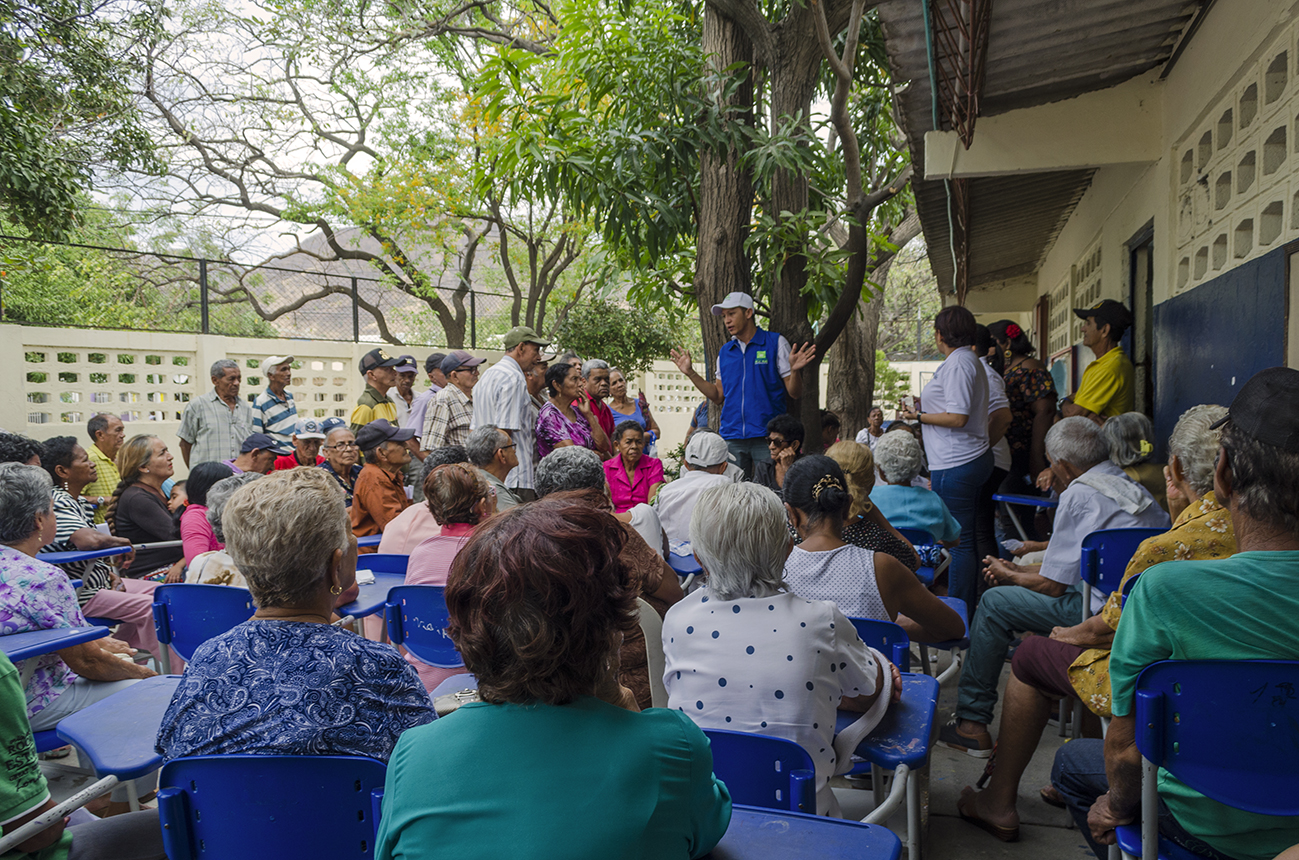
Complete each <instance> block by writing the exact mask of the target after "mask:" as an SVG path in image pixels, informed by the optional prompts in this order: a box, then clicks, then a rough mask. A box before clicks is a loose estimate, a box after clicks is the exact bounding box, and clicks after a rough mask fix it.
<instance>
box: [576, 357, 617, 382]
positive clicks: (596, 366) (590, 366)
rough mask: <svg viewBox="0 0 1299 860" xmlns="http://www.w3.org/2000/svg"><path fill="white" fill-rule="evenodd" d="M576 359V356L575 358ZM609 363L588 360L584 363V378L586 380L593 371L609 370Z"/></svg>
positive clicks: (595, 359) (600, 360)
mask: <svg viewBox="0 0 1299 860" xmlns="http://www.w3.org/2000/svg"><path fill="white" fill-rule="evenodd" d="M574 357H575V358H576V356H574ZM608 369H609V362H607V361H605V360H604V359H602V358H588V359H587V360H586V361H584V362H582V378H583V379H586V378H587V377H588V376H590V375H591V371H593V370H608Z"/></svg>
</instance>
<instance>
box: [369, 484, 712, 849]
mask: <svg viewBox="0 0 1299 860" xmlns="http://www.w3.org/2000/svg"><path fill="white" fill-rule="evenodd" d="M568 496H570V494H568V493H556V494H555V495H553V496H550V497H547V498H545V499H543V500H541V501H539V502H535V503H533V504H530V505H521V506H519V507H516V508H513V509H511V510H509V511H506V512H505V513H502V514H500V515H498V516H496V517H494V518H493V519H491V520H489V521H488V522H487V523H486V524H484V525H483V526H481V527H480V528H479V529H478V530H477V531H476V532H475V534H474V536H473V538H471V539H470V541H469V543H467V544H466V545H465V547H464V548H463V549H462V550H461V551H460V554H459V555H458V556H457V557H456V562H455V566H454V567H453V568H452V570H451V575H450V579H449V580H448V583H447V589H446V602H447V609H448V611H449V613H450V617H451V623H450V626H449V627H448V633H449V634H450V636H451V638H452V639H453V640H454V641H455V643H456V646H457V647H458V648H459V649H460V653H461V656H462V657H463V658H464V661H465V665H466V666H467V667H468V668H469V670H470V671H471V672H473V673H474V674H475V675H476V676H477V677H478V690H479V695H480V696H481V697H482V699H483V701H481V702H474V703H471V704H467V705H464V706H462V707H461V708H460V709H459V710H457V711H455V712H454V713H452V714H450V715H449V716H446V717H444V718H442V719H440V720H435V721H434V722H432V723H430V724H428V725H425V726H420V727H418V728H414V729H410V730H409V731H407V732H406V733H405V734H403V735H402V737H401V740H400V741H398V743H397V748H396V749H395V750H394V751H393V754H392V758H391V759H390V761H389V764H388V779H387V785H386V788H385V794H384V800H383V821H382V823H381V825H380V829H379V844H378V850H377V851H376V852H375V856H376V858H378V860H391V858H394V857H400V858H404V860H414V858H423V857H434V856H437V857H510V858H513V860H544V858H556V860H559V858H563V859H564V860H581V858H592V860H594V858H600V860H605V858H632V857H646V858H681V860H685V858H694V857H700V856H702V855H704V854H707V853H708V852H709V851H710V850H712V848H713V846H715V845H716V844H717V842H718V841H719V840H720V839H721V838H722V835H723V834H724V833H725V832H726V827H727V825H728V824H729V823H730V818H731V799H730V794H729V792H728V791H727V789H726V786H725V784H723V783H722V782H721V781H720V780H719V779H717V778H716V777H715V776H714V775H713V772H712V771H713V761H712V753H711V752H710V751H709V748H708V741H707V739H706V738H705V737H704V734H703V732H702V731H700V730H699V728H698V727H696V726H695V724H694V723H693V722H691V721H690V719H689V718H688V717H687V716H686V715H685V714H682V713H679V712H677V711H668V710H663V709H657V708H655V709H651V710H649V711H646V712H644V713H640V712H638V711H637V708H636V704H635V699H634V698H633V697H632V695H631V693H630V691H628V690H627V689H626V688H625V687H623V686H621V685H620V684H619V683H618V649H619V643H620V641H621V639H622V634H621V630H622V629H623V628H625V627H626V626H627V625H628V624H629V623H635V622H634V619H635V613H636V611H637V610H636V594H635V591H634V590H633V589H631V588H630V587H629V584H628V580H627V572H626V569H625V568H624V567H623V565H622V564H621V563H619V561H618V555H619V552H620V551H621V549H622V544H623V541H624V540H625V539H626V538H625V532H624V530H623V529H622V527H621V525H620V524H619V523H618V521H617V520H615V519H614V518H613V517H612V516H610V515H609V514H607V513H604V512H602V511H597V510H595V509H593V508H591V507H590V506H589V505H586V504H583V503H581V502H579V501H576V500H574V499H572V498H567V497H568Z"/></svg>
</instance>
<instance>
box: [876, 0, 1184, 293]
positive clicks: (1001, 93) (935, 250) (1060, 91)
mask: <svg viewBox="0 0 1299 860" xmlns="http://www.w3.org/2000/svg"><path fill="white" fill-rule="evenodd" d="M1201 5H1202V0H1136V2H1134V0H1049V2H1043V0H994V2H993V3H992V19H991V26H990V30H989V35H988V49H987V57H986V60H985V62H986V72H985V80H984V87H983V94H982V97H981V99H980V103H979V104H980V115H981V116H992V115H994V114H998V113H1006V112H1007V111H1012V110H1018V109H1020V108H1027V107H1034V106H1036V105H1041V104H1047V103H1049V102H1054V101H1060V100H1062V99H1067V98H1072V97H1074V96H1077V95H1081V94H1082V93H1085V92H1091V91H1094V90H1099V89H1104V88H1106V87H1111V86H1114V85H1115V84H1119V83H1122V82H1123V81H1126V80H1129V79H1131V78H1133V77H1135V76H1136V75H1139V74H1142V73H1144V72H1146V71H1148V70H1150V69H1152V68H1155V67H1157V66H1159V65H1160V64H1162V63H1163V62H1165V61H1166V60H1167V59H1168V57H1169V56H1170V55H1171V54H1172V52H1173V48H1174V46H1175V45H1176V43H1177V39H1178V36H1179V35H1180V33H1181V32H1182V30H1183V29H1184V28H1185V27H1186V25H1187V24H1188V23H1189V22H1190V20H1191V18H1192V17H1193V16H1194V13H1195V12H1196V10H1197V9H1198V8H1200V6H1201ZM878 11H879V17H880V22H881V24H882V26H883V30H884V38H885V46H886V48H887V50H888V55H889V61H890V63H891V65H892V67H893V76H894V79H895V80H899V81H910V85H909V86H907V87H906V88H905V89H904V90H903V91H902V92H900V93H898V95H897V96H896V102H897V107H898V119H899V121H900V123H901V124H902V128H903V131H904V132H905V133H906V135H907V140H908V143H909V144H910V147H911V155H912V159H913V161H914V163H915V164H917V165H923V164H924V158H925V155H924V134H925V132H927V131H932V130H933V122H932V119H931V117H932V107H931V101H930V99H931V96H930V92H931V90H930V86H929V66H928V57H927V55H926V52H925V19H924V10H923V7H922V4H921V3H920V2H919V0H885V2H882V3H880V4H879V6H878ZM978 134H979V132H978V126H977V124H976V126H975V131H974V135H975V138H976V139H977V138H978ZM1092 173H1093V171H1090V170H1073V171H1062V172H1056V173H1040V174H1019V175H1015V176H998V177H986V178H974V179H971V180H970V287H971V289H974V288H977V287H978V286H979V285H980V284H987V283H991V282H994V281H1000V280H1003V279H1005V278H1009V277H1016V276H1022V275H1028V274H1031V273H1033V272H1035V271H1037V269H1038V267H1039V266H1040V265H1041V263H1042V259H1043V257H1044V256H1045V255H1046V253H1047V251H1048V250H1050V248H1051V245H1052V243H1053V242H1054V241H1055V238H1056V236H1057V235H1058V234H1059V232H1060V229H1061V228H1062V227H1063V226H1064V223H1065V220H1066V219H1067V218H1068V217H1069V213H1070V212H1072V211H1073V208H1074V206H1075V205H1077V203H1078V200H1079V199H1080V198H1081V197H1082V195H1083V192H1084V191H1086V190H1087V186H1088V185H1089V184H1090V183H1091V177H1092ZM914 184H915V191H916V202H917V208H918V209H919V212H920V221H921V224H922V225H923V227H924V231H925V241H926V244H927V245H928V248H929V259H930V263H931V265H932V266H933V269H934V274H935V275H937V276H938V282H939V284H940V285H942V286H943V287H949V286H950V285H951V283H952V276H953V266H952V257H951V252H950V249H949V244H948V239H949V233H948V220H947V219H948V214H947V194H946V192H945V190H944V187H943V183H942V181H941V180H939V181H925V180H921V179H917V180H915V183H914Z"/></svg>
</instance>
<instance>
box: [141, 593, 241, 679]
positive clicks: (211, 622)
mask: <svg viewBox="0 0 1299 860" xmlns="http://www.w3.org/2000/svg"><path fill="white" fill-rule="evenodd" d="M254 611H255V607H254V606H253V596H252V595H251V594H249V592H248V589H246V588H235V587H233V586H229V585H198V584H196V583H180V582H178V583H173V584H171V585H160V586H158V587H157V588H156V589H154V592H153V625H154V627H155V628H157V630H158V641H159V642H161V643H162V644H163V645H170V646H171V647H172V648H175V649H176V653H177V654H179V655H180V656H182V657H184V658H185V659H186V660H189V659H190V658H192V657H193V656H194V650H195V649H196V648H198V646H200V645H202V644H203V643H204V642H206V641H207V640H209V639H211V638H212V637H213V636H220V635H221V634H222V633H225V632H226V631H227V630H231V629H233V628H235V627H237V626H239V625H240V624H243V623H244V622H245V621H247V620H248V619H249V618H252V617H253V612H254ZM162 673H163V674H164V675H170V674H171V654H170V652H169V650H168V649H167V648H163V649H162Z"/></svg>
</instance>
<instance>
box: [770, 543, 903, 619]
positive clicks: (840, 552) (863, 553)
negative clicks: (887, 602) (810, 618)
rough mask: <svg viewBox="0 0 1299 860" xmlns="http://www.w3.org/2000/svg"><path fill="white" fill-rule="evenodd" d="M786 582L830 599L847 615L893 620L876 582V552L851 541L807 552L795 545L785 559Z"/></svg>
mask: <svg viewBox="0 0 1299 860" xmlns="http://www.w3.org/2000/svg"><path fill="white" fill-rule="evenodd" d="M785 582H787V583H789V587H790V588H792V589H793V590H794V593H795V594H797V595H799V596H800V597H806V598H808V599H810V600H832V601H834V603H835V605H837V606H838V607H839V610H840V611H841V612H843V614H844V615H847V616H848V617H849V618H874V619H876V620H878V621H892V620H893V619H892V618H890V617H889V613H888V610H887V609H885V608H884V598H882V597H880V588H879V586H878V585H877V584H876V583H875V552H874V551H873V550H869V549H862V548H861V547H859V546H855V545H853V544H844V545H843V546H841V547H839V548H838V549H830V550H823V551H821V552H808V551H807V550H805V549H803V548H802V547H801V546H796V547H794V550H793V552H791V553H790V554H789V558H787V559H786V560H785Z"/></svg>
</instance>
